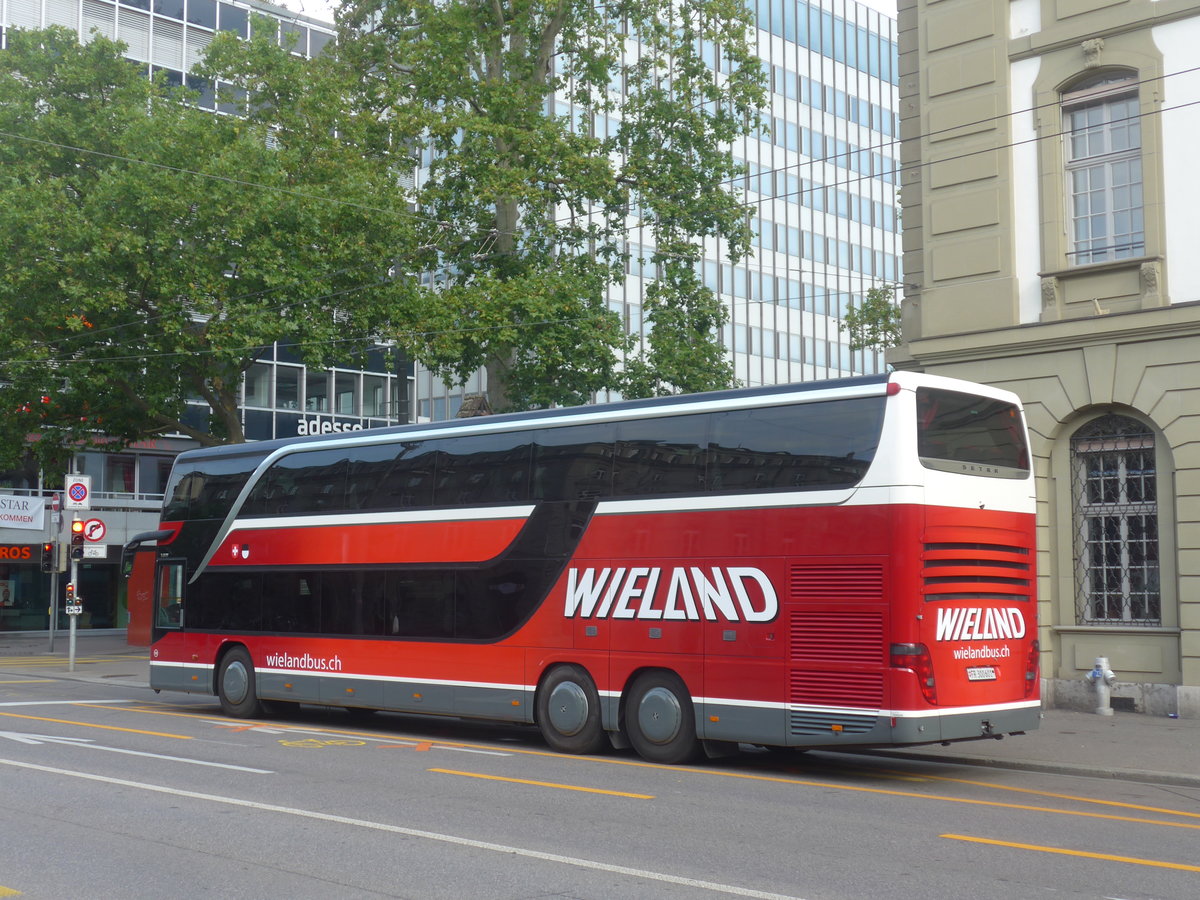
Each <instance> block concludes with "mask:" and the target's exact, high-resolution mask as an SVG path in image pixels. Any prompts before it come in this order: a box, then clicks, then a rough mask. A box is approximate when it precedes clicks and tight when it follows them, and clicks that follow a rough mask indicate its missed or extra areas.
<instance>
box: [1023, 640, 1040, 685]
mask: <svg viewBox="0 0 1200 900" xmlns="http://www.w3.org/2000/svg"><path fill="white" fill-rule="evenodd" d="M1040 652H1041V647H1040V646H1039V645H1038V642H1037V641H1034V642H1033V643H1031V644H1030V645H1029V656H1028V658H1027V659H1026V660H1025V696H1026V697H1028V696H1029V695H1030V694H1032V693H1033V691H1034V688H1036V687H1037V683H1038V662H1039V654H1040Z"/></svg>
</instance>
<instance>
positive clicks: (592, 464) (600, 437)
mask: <svg viewBox="0 0 1200 900" xmlns="http://www.w3.org/2000/svg"><path fill="white" fill-rule="evenodd" d="M612 431H613V429H612V426H611V425H568V426H566V427H564V428H545V429H541V430H539V431H535V432H533V433H532V435H531V437H532V438H533V444H534V446H533V483H532V491H531V494H532V499H534V500H597V499H599V498H601V497H608V496H611V494H612V468H613V459H612V455H613V444H612Z"/></svg>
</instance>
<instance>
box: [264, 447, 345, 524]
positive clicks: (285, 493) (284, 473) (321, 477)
mask: <svg viewBox="0 0 1200 900" xmlns="http://www.w3.org/2000/svg"><path fill="white" fill-rule="evenodd" d="M349 466H350V460H349V458H348V455H347V451H346V450H316V451H312V452H309V453H293V454H291V455H289V456H284V457H282V458H280V459H278V460H276V461H275V463H274V464H273V465H272V466H271V468H270V469H268V470H267V471H266V472H265V473H264V474H263V475H262V477H261V478H259V480H258V482H257V483H256V484H255V485H254V488H253V489H252V490H251V491H250V496H249V497H248V498H247V500H246V505H245V507H244V512H246V513H247V514H248V515H255V514H261V515H285V514H300V513H313V512H338V511H340V510H343V509H345V508H346V472H347V470H348V468H349Z"/></svg>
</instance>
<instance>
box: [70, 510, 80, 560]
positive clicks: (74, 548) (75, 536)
mask: <svg viewBox="0 0 1200 900" xmlns="http://www.w3.org/2000/svg"><path fill="white" fill-rule="evenodd" d="M71 559H83V520H82V519H73V520H72V521H71Z"/></svg>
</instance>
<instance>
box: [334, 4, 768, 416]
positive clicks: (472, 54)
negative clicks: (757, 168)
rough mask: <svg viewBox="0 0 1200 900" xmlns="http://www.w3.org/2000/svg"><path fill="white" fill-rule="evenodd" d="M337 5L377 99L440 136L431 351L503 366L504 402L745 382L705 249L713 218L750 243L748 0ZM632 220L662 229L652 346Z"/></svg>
mask: <svg viewBox="0 0 1200 900" xmlns="http://www.w3.org/2000/svg"><path fill="white" fill-rule="evenodd" d="M338 20H339V24H340V26H341V48H340V52H341V54H342V55H343V57H344V58H345V60H346V61H347V62H348V63H349V64H350V66H351V68H352V69H353V70H355V71H358V72H361V73H363V75H362V82H361V93H360V97H361V98H362V99H363V100H364V101H365V102H364V108H366V109H373V110H375V111H376V112H377V114H379V115H380V116H381V117H385V118H388V119H389V120H390V121H392V122H393V123H394V124H395V125H396V127H397V131H398V133H401V134H404V135H406V137H407V140H408V141H410V142H411V146H413V147H416V148H421V149H425V148H427V149H428V151H429V154H428V156H426V158H425V162H427V163H428V164H429V167H428V178H427V180H426V181H425V183H424V184H423V185H421V186H420V189H419V191H418V195H417V203H418V208H419V210H420V211H421V213H422V215H423V221H422V222H421V223H420V224H419V226H418V227H419V228H420V229H422V230H423V233H424V237H423V240H422V242H421V243H422V246H423V247H424V250H423V252H422V253H421V254H419V255H418V256H416V257H414V258H413V259H412V260H411V261H410V262H411V263H412V265H413V270H414V271H427V272H432V273H434V280H433V284H432V285H430V286H429V287H428V288H427V289H426V290H425V291H423V293H422V302H421V303H419V304H417V305H415V306H413V307H410V312H411V315H412V319H411V321H410V323H409V331H410V332H411V334H412V335H413V336H412V338H411V339H409V340H407V341H406V348H407V349H408V351H409V352H410V353H411V355H412V356H414V357H415V358H417V359H419V360H421V361H422V362H423V363H425V364H426V365H428V366H429V367H430V368H431V369H432V370H434V371H435V372H437V373H438V374H440V375H441V376H442V377H443V378H445V379H446V380H447V381H448V382H449V383H455V382H461V381H463V380H465V379H466V378H467V377H468V376H470V375H471V374H472V373H473V372H475V371H477V370H478V369H480V368H485V369H486V370H487V373H488V389H489V395H490V399H491V405H492V407H493V408H494V409H498V410H499V409H504V408H521V407H531V406H540V405H546V404H550V403H560V404H572V403H578V402H581V401H584V400H586V399H587V398H588V397H589V395H590V394H591V393H592V392H594V391H598V390H601V389H605V388H614V387H615V388H617V389H619V390H622V391H623V392H625V393H626V394H627V395H629V396H641V395H649V394H655V393H668V392H686V391H695V390H704V389H709V388H716V387H725V386H728V385H729V384H731V383H732V381H733V377H732V369H731V366H730V363H729V361H728V360H727V358H726V355H725V353H724V350H723V348H722V346H721V343H720V339H719V328H720V325H721V324H722V323H723V321H724V319H725V312H724V309H723V307H722V306H721V304H720V303H719V302H718V300H717V298H716V297H715V296H714V295H713V293H712V291H710V290H709V289H708V288H706V287H705V286H704V284H703V282H702V280H701V279H699V278H698V276H697V271H696V270H697V266H698V264H699V262H700V260H701V259H702V257H703V251H702V244H703V241H704V240H705V239H719V240H720V241H721V242H722V245H723V246H724V248H725V249H726V251H727V253H728V255H729V257H730V259H731V260H734V261H736V260H737V259H738V258H740V257H741V256H743V255H745V254H746V253H747V252H748V251H749V246H750V233H749V227H748V221H747V218H746V215H745V210H744V208H743V207H742V206H740V205H739V202H738V198H737V197H736V196H735V194H734V193H733V192H732V191H730V190H729V189H728V181H729V179H730V178H731V177H732V176H733V175H735V174H736V171H737V170H736V167H735V165H734V162H733V160H732V158H731V156H730V153H729V147H730V143H731V142H732V141H734V140H735V139H736V138H737V137H739V136H742V135H745V134H747V133H748V132H749V131H750V129H751V127H752V125H753V123H756V122H757V120H758V119H757V108H758V107H759V106H760V105H761V103H762V100H763V96H764V95H763V86H762V73H761V70H760V67H759V64H758V61H757V59H756V58H755V56H754V53H753V49H752V46H751V43H750V38H749V23H750V16H749V13H748V12H747V10H746V7H745V4H744V3H743V2H741V0H613V2H609V3H602V4H597V3H595V2H594V0H494V2H493V0H488V2H484V0H349V2H348V3H347V4H346V5H345V6H343V7H342V9H341V11H340V12H339V15H338ZM631 40H632V41H633V42H634V43H636V46H637V50H636V52H633V53H630V54H628V55H626V54H625V53H624V49H625V47H626V44H627V42H629V41H631ZM718 56H719V59H720V73H721V74H719V75H714V71H713V68H710V66H709V65H707V64H706V63H716V61H717V59H718ZM627 241H629V242H632V243H633V244H635V245H639V246H640V245H641V244H642V242H643V241H644V242H645V244H646V245H647V246H650V247H653V248H654V249H653V250H652V251H648V256H649V258H648V264H649V266H651V267H653V268H654V269H656V271H657V276H656V278H655V279H654V280H653V281H652V282H651V283H650V284H649V286H648V287H647V290H646V293H645V297H644V301H643V308H644V310H645V318H646V320H647V322H648V323H649V337H648V340H647V344H646V347H645V349H644V350H637V349H634V342H633V341H632V340H631V339H630V337H629V336H628V335H627V333H626V329H625V326H624V323H623V322H621V321H620V319H619V317H618V316H617V315H616V314H615V313H614V312H612V311H611V310H609V308H608V305H607V299H606V298H607V290H608V288H609V287H610V286H612V285H613V284H615V283H617V282H619V281H620V280H621V279H623V278H624V277H625V266H626V262H627V259H628V257H629V249H628V245H627ZM622 363H623V364H624V365H623V367H622Z"/></svg>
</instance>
